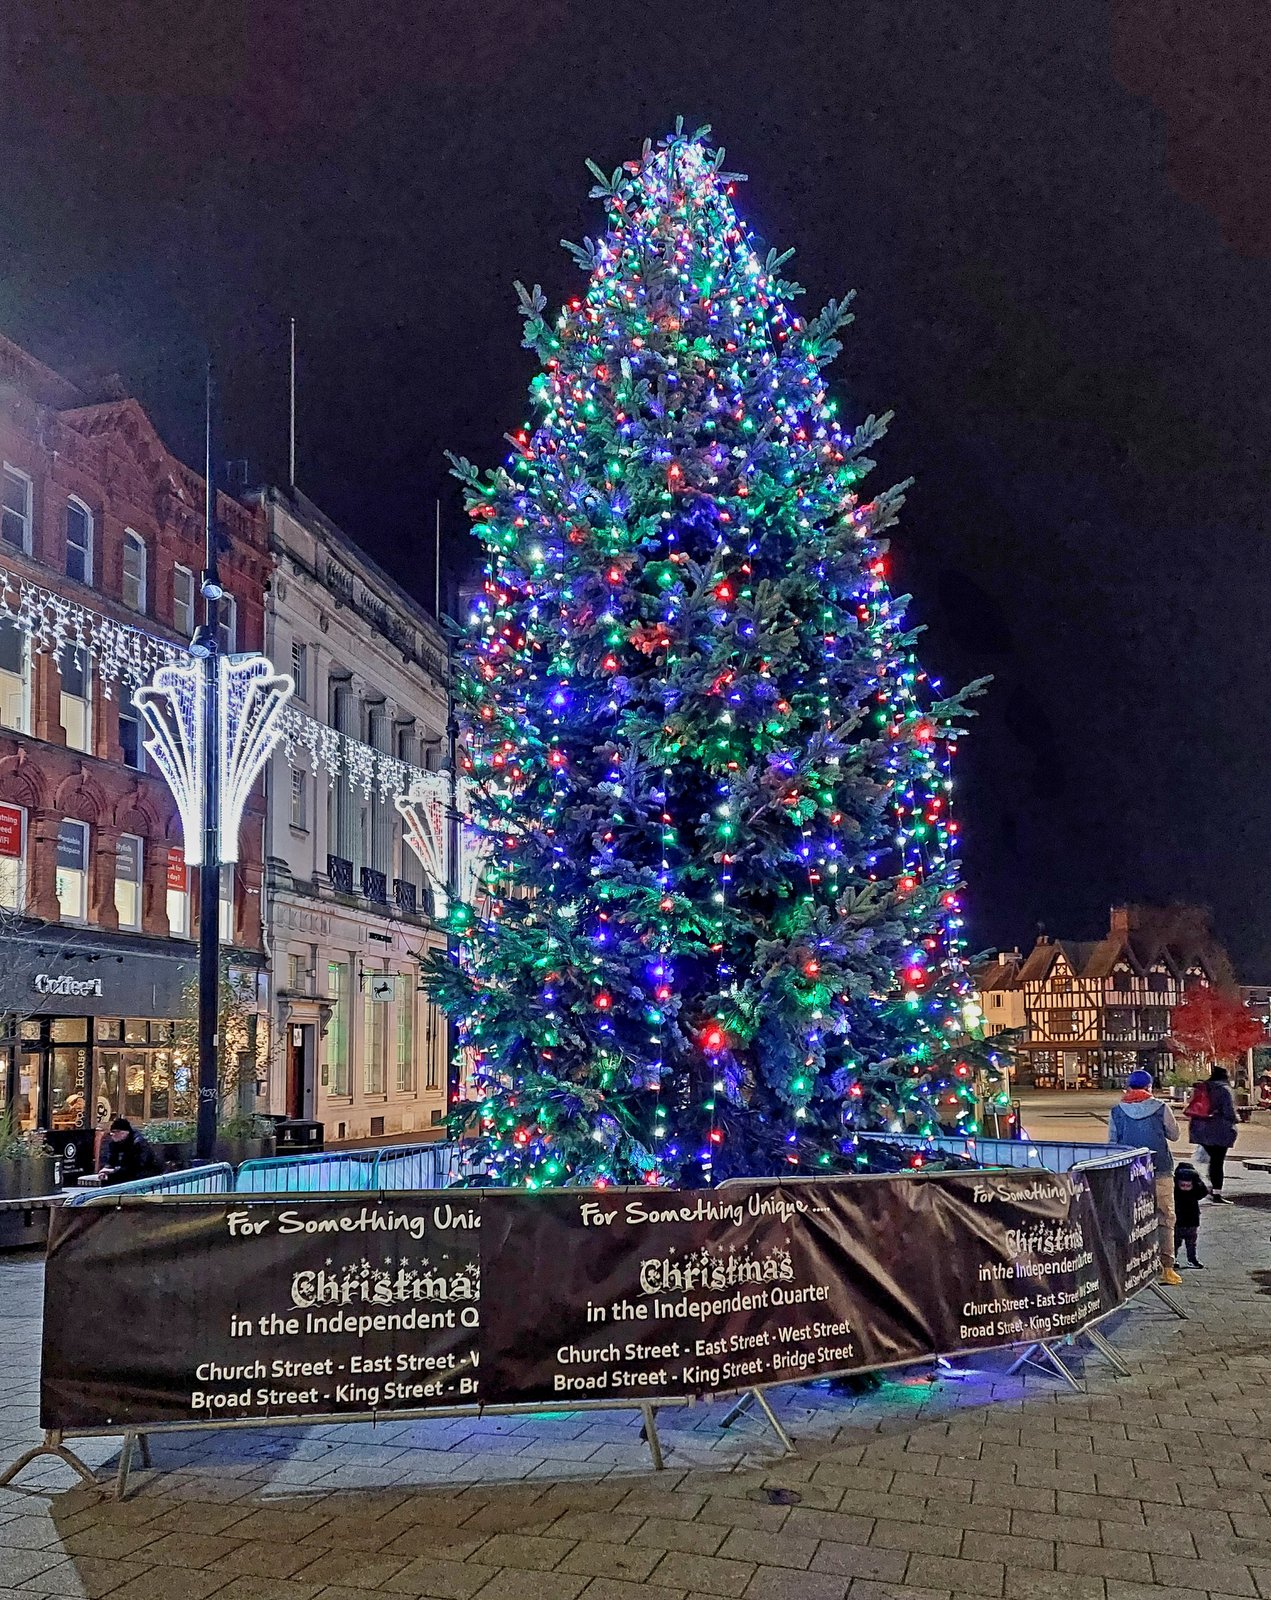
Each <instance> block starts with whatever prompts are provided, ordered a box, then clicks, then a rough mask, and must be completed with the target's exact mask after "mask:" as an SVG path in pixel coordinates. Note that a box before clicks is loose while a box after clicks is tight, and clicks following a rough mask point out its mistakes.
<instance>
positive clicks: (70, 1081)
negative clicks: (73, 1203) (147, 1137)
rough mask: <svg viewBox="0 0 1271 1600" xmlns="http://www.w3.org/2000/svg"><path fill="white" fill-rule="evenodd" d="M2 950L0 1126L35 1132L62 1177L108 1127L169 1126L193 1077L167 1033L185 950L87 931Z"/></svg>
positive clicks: (171, 1031) (185, 986)
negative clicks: (59, 1160) (64, 1165)
mask: <svg viewBox="0 0 1271 1600" xmlns="http://www.w3.org/2000/svg"><path fill="white" fill-rule="evenodd" d="M6 943H7V944H9V945H10V946H11V948H10V949H9V951H8V952H7V955H8V959H9V960H10V962H11V969H10V974H9V981H8V983H7V985H6V987H5V991H4V993H5V998H6V1000H7V1001H8V1002H9V1005H10V1007H11V1008H12V1009H11V1010H10V1011H9V1013H8V1015H7V1016H6V1017H5V1018H4V1019H3V1026H2V1033H3V1036H2V1037H0V1115H2V1114H3V1113H4V1112H5V1111H8V1112H10V1113H11V1115H12V1120H13V1122H14V1123H15V1124H16V1126H17V1127H19V1128H21V1129H22V1130H24V1131H28V1132H29V1131H34V1130H37V1129H38V1130H40V1131H41V1132H43V1133H44V1134H45V1136H46V1137H47V1138H48V1140H49V1143H50V1144H52V1145H53V1146H54V1148H55V1149H57V1150H58V1151H59V1152H65V1154H66V1157H67V1162H68V1165H69V1166H70V1168H71V1170H73V1169H74V1168H76V1167H78V1168H79V1169H80V1170H84V1169H86V1168H87V1167H88V1166H89V1165H91V1163H92V1161H93V1143H94V1137H95V1133H96V1131H97V1130H98V1129H100V1128H102V1127H104V1126H106V1125H107V1124H108V1123H109V1122H110V1120H111V1118H112V1117H117V1116H122V1117H127V1118H128V1119H129V1120H130V1121H132V1122H135V1123H137V1124H142V1123H145V1122H150V1121H153V1120H155V1119H157V1118H163V1117H168V1116H171V1115H174V1114H175V1112H176V1108H177V1105H178V1104H179V1103H180V1099H181V1098H182V1097H184V1096H185V1095H187V1094H188V1091H189V1087H190V1085H189V1077H190V1073H191V1071H192V1068H193V1063H192V1062H188V1061H186V1060H185V1056H186V1054H187V1052H186V1051H183V1050H178V1047H177V1031H176V1025H177V1022H178V1019H179V1018H180V1017H181V1016H182V1014H183V1011H184V1009H185V1005H186V998H185V997H186V995H187V994H188V992H189V990H190V987H191V985H192V983H193V981H194V979H195V976H196V972H197V959H196V952H195V947H194V945H192V944H190V943H189V942H187V941H186V940H176V939H166V940H158V939H146V938H144V937H137V936H135V935H134V936H126V935H118V934H108V933H99V932H97V931H95V930H93V931H88V930H85V931H84V932H83V933H82V934H78V935H69V936H68V937H67V938H66V939H64V940H62V941H60V942H59V943H58V944H57V945H53V944H52V943H51V942H50V940H49V930H48V928H47V927H44V928H41V929H38V930H36V931H35V932H34V933H33V935H32V937H31V938H30V939H26V938H25V937H23V938H17V939H14V940H12V941H6Z"/></svg>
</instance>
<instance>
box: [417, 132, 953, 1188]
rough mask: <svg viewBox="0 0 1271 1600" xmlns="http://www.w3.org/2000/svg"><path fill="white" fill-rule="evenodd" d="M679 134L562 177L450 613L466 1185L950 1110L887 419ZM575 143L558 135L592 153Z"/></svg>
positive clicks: (930, 694) (710, 165)
mask: <svg viewBox="0 0 1271 1600" xmlns="http://www.w3.org/2000/svg"><path fill="white" fill-rule="evenodd" d="M708 132H709V130H708V129H702V130H699V131H698V132H697V133H694V134H691V135H690V134H686V133H685V132H684V131H683V129H682V127H680V128H677V131H676V133H675V134H674V135H673V136H671V137H669V138H667V139H665V140H663V141H662V143H661V144H660V145H658V146H657V147H656V148H654V147H653V146H652V145H646V146H645V149H644V152H643V154H642V155H641V157H640V159H639V160H637V161H632V162H628V163H627V164H626V166H625V167H622V168H620V169H619V170H618V171H616V172H614V173H613V174H612V176H610V177H606V176H605V175H604V174H603V173H602V172H601V171H600V169H599V168H598V167H595V166H594V165H592V166H591V170H592V172H593V173H594V174H595V177H596V180H597V182H596V186H595V188H594V189H593V190H592V195H593V197H595V198H598V199H600V200H602V201H603V202H604V205H605V208H606V212H607V225H606V230H605V232H604V234H603V236H602V237H600V238H598V239H595V240H593V239H586V240H584V242H583V244H582V245H581V246H578V245H567V246H566V248H567V249H569V250H570V251H571V252H572V254H573V255H574V256H575V257H576V258H577V260H578V262H579V264H580V266H581V267H582V268H583V269H584V270H585V272H586V273H587V274H588V282H587V286H586V289H585V290H584V291H583V292H581V293H580V294H578V295H577V296H575V297H574V298H572V299H571V300H570V301H569V302H568V304H567V306H566V307H565V308H564V309H563V310H562V312H561V313H560V315H559V316H558V317H557V319H556V320H555V322H554V323H553V322H549V321H548V320H546V318H545V316H544V312H545V310H546V301H545V299H544V297H543V295H542V293H541V292H540V290H539V289H538V288H537V286H536V287H535V289H534V290H533V291H532V292H530V291H527V290H525V289H524V288H523V287H522V286H521V285H518V286H517V289H518V293H519V295H520V298H521V309H522V313H523V316H524V318H525V324H526V326H525V344H526V346H527V347H528V348H530V349H532V350H534V351H535V352H536V353H537V355H538V357H539V360H540V362H541V371H540V372H539V374H538V375H537V376H536V377H535V379H534V381H533V383H532V385H531V398H532V401H533V405H534V408H535V411H536V414H537V422H536V423H535V424H534V425H532V426H531V425H526V426H525V427H523V428H522V429H521V430H520V431H519V432H517V433H516V434H514V435H509V436H508V438H509V441H510V443H511V445H512V453H511V455H510V456H509V457H508V460H507V464H506V466H505V467H504V468H502V469H499V470H496V471H494V472H491V473H488V474H484V475H483V474H481V473H479V472H478V471H477V469H476V468H474V467H473V466H472V465H470V464H469V463H468V462H466V461H458V462H456V464H455V465H456V471H457V473H458V475H459V476H460V478H461V479H462V480H463V481H464V483H465V485H466V500H467V507H468V511H469V514H470V515H471V517H472V519H473V521H474V523H475V526H476V529H477V531H478V533H479V535H480V538H481V540H482V543H483V545H484V547H485V549H486V552H487V555H488V564H487V566H486V569H485V583H484V589H483V593H482V595H481V597H480V599H479V601H478V604H477V606H476V608H475V610H474V613H473V616H472V617H471V618H470V619H469V622H468V624H467V627H466V631H465V633H464V635H463V637H462V639H461V641H460V647H459V650H458V662H457V686H456V694H457V697H458V702H459V706H460V712H461V721H462V726H463V730H464V749H465V755H464V758H463V768H464V774H465V791H466V794H467V796H468V805H469V808H470V810H471V814H472V817H473V825H474V827H475V828H476V830H477V831H478V833H479V834H480V835H481V836H482V839H483V844H484V848H485V850H486V852H487V855H486V862H485V867H484V874H483V893H482V896H481V897H480V898H479V899H478V901H477V902H476V904H475V906H474V907H471V908H470V907H464V906H458V907H456V908H454V910H453V911H452V914H451V931H452V932H454V933H455V934H456V935H458V938H457V940H456V944H457V952H456V953H455V954H454V955H453V957H452V958H451V959H450V960H448V961H446V960H442V961H439V962H438V963H437V964H436V967H435V969H434V971H433V975H432V983H433V989H434V993H435V994H436V995H437V997H438V999H439V1000H440V1002H441V1004H442V1005H443V1006H444V1007H445V1009H446V1010H447V1011H448V1012H449V1013H450V1014H451V1015H452V1017H454V1018H455V1019H456V1020H457V1022H458V1033H459V1039H460V1043H461V1046H462V1048H463V1049H464V1050H465V1052H466V1053H467V1057H468V1061H469V1063H470V1070H471V1075H472V1080H473V1082H474V1083H475V1085H476V1089H477V1093H478V1095H479V1099H478V1100H477V1101H475V1102H473V1103H471V1104H470V1105H469V1106H467V1107H465V1108H464V1118H465V1119H466V1121H467V1124H468V1127H467V1131H468V1132H469V1133H470V1134H474V1135H475V1136H476V1137H477V1138H478V1140H479V1155H480V1157H481V1158H482V1160H483V1162H484V1165H485V1168H486V1173H487V1177H486V1181H489V1182H494V1183H506V1184H524V1185H527V1186H531V1187H537V1186H540V1185H554V1184H603V1183H608V1182H628V1183H629V1182H640V1181H643V1182H648V1183H659V1184H679V1185H685V1186H692V1185H700V1184H703V1183H711V1182H717V1181H720V1180H721V1179H722V1178H724V1177H728V1176H734V1175H739V1174H755V1173H778V1172H780V1173H790V1172H797V1171H816V1172H824V1171H826V1170H838V1169H842V1168H845V1167H847V1168H852V1167H855V1166H857V1165H864V1164H866V1163H867V1161H868V1159H869V1158H868V1156H867V1154H866V1152H865V1151H864V1150H863V1148H862V1147H861V1146H860V1145H859V1144H858V1141H857V1137H856V1135H857V1133H858V1132H860V1131H864V1130H870V1129H882V1130H888V1129H890V1130H893V1131H896V1130H904V1131H918V1132H933V1131H939V1129H940V1128H941V1127H944V1128H946V1129H952V1130H957V1129H965V1128H967V1127H968V1126H971V1125H972V1124H971V1111H972V1105H973V1098H974V1089H973V1078H974V1055H975V1047H974V1044H973V1042H972V1041H969V1040H968V1039H967V1037H966V1032H965V1027H964V1021H965V1019H964V1012H966V1011H967V1009H968V1006H969V1003H970V998H971V997H970V985H969V982H968V980H967V978H966V975H965V970H964V965H963V962H962V959H961V942H960V935H959V929H960V927H961V916H960V909H959V885H958V876H957V869H956V864H955V860H954V853H953V845H954V836H955V833H956V824H955V823H954V822H953V821H952V820H951V818H950V790H951V779H950V776H949V762H950V755H951V750H952V743H953V740H954V738H955V735H956V727H955V722H956V719H957V717H958V714H959V712H960V709H961V698H960V697H954V698H952V699H943V698H941V697H940V695H939V694H938V692H937V691H936V687H935V686H934V685H933V684H931V683H930V682H928V680H927V679H926V677H925V676H924V674H923V672H922V671H921V669H920V668H919V666H918V665H917V663H916V661H915V658H914V653H913V645H914V634H913V632H912V631H910V630H908V629H907V628H906V625H905V621H904V601H903V600H898V599H896V598H894V597H893V596H892V595H891V594H890V592H889V589H888V585H887V576H886V573H887V556H886V544H885V541H884V538H883V535H884V532H885V530H886V529H887V528H888V527H889V525H890V524H891V523H892V522H893V521H894V520H895V517H896V513H897V511H898V509H899V507H900V504H901V501H902V498H903V495H902V492H901V490H900V489H891V490H888V491H886V492H885V493H881V494H878V495H876V496H875V497H874V498H872V499H870V498H866V497H864V496H863V495H862V492H861V488H860V485H861V480H862V479H863V478H864V477H865V475H866V474H867V472H868V471H869V469H870V467H871V465H872V463H871V462H870V460H869V459H868V452H869V450H870V448H871V447H872V446H873V444H874V443H875V442H876V441H877V440H878V439H879V438H880V436H881V435H882V433H883V431H884V428H885V425H886V421H887V419H886V418H885V417H884V418H876V417H873V416H869V417H866V418H865V419H864V420H863V421H861V422H859V423H858V424H857V425H856V426H855V427H854V428H847V427H844V426H843V425H842V424H841V423H840V422H839V421H838V419H837V415H836V403H835V401H834V400H833V399H832V398H831V397H830V395H829V393H828V391H827V387H826V379H825V376H824V369H825V368H826V366H827V365H828V364H829V363H830V361H831V360H832V359H833V358H834V356H835V355H836V354H837V353H838V351H839V349H840V345H839V342H838V338H837V335H838V333H839V331H840V330H841V329H842V328H843V327H844V326H845V325H846V324H847V323H848V321H849V320H850V317H849V313H848V309H847V304H846V302H831V303H830V304H829V305H828V306H826V308H825V309H824V310H823V311H822V312H821V313H820V314H819V315H818V316H815V317H812V318H810V319H807V320H805V319H803V318H801V317H799V316H797V315H796V314H795V313H794V311H793V310H792V309H791V307H790V302H791V301H792V300H793V299H794V298H795V297H796V296H797V295H798V294H799V293H801V290H800V289H799V286H798V285H797V284H794V283H791V282H787V281H785V279H784V278H783V276H782V269H783V266H784V264H785V262H786V261H787V259H788V254H787V255H778V254H777V253H776V252H775V251H769V252H767V253H766V254H761V253H760V251H759V249H758V247H757V246H756V243H755V241H754V240H753V238H752V237H751V235H750V234H749V232H748V231H747V230H746V229H745V228H744V227H743V225H742V224H741V223H740V222H739V220H738V217H737V214H736V211H735V210H734V205H733V195H734V192H735V189H736V186H737V184H738V183H739V182H740V181H741V177H740V175H739V174H735V173H729V172H726V171H724V170H723V167H722V161H723V151H722V150H717V149H713V148H712V147H711V146H710V145H709V144H708V143H707V142H706V135H707V133H708ZM589 165H590V164H589Z"/></svg>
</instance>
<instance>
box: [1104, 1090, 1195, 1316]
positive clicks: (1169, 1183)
mask: <svg viewBox="0 0 1271 1600" xmlns="http://www.w3.org/2000/svg"><path fill="white" fill-rule="evenodd" d="M1177 1138H1178V1123H1177V1122H1175V1121H1174V1113H1173V1112H1172V1111H1171V1110H1170V1108H1169V1107H1168V1106H1167V1105H1166V1104H1165V1102H1164V1100H1158V1099H1157V1098H1156V1096H1155V1095H1154V1094H1153V1093H1152V1074H1151V1073H1150V1072H1144V1071H1142V1070H1139V1071H1137V1072H1132V1073H1131V1074H1130V1076H1129V1077H1128V1078H1127V1079H1126V1080H1125V1093H1124V1094H1123V1095H1122V1096H1121V1099H1120V1102H1119V1103H1118V1104H1117V1105H1115V1106H1113V1108H1112V1114H1111V1115H1110V1116H1109V1118H1108V1139H1109V1141H1110V1142H1111V1143H1112V1144H1128V1145H1137V1146H1138V1147H1140V1148H1141V1149H1145V1150H1150V1151H1151V1153H1152V1171H1153V1173H1154V1174H1155V1175H1156V1221H1157V1226H1158V1228H1159V1230H1160V1236H1161V1282H1162V1283H1169V1284H1179V1283H1182V1281H1183V1280H1182V1278H1180V1277H1179V1275H1178V1273H1177V1272H1176V1271H1175V1270H1174V1153H1173V1151H1172V1150H1171V1149H1170V1147H1169V1146H1170V1140H1171V1139H1177Z"/></svg>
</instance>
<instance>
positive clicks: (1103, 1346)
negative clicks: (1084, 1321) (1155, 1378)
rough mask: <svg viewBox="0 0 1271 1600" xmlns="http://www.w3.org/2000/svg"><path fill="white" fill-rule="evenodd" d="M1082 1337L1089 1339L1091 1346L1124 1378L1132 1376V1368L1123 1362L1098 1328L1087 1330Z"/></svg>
mask: <svg viewBox="0 0 1271 1600" xmlns="http://www.w3.org/2000/svg"><path fill="white" fill-rule="evenodd" d="M1081 1337H1082V1338H1085V1339H1089V1341H1090V1343H1091V1345H1092V1346H1093V1347H1094V1348H1095V1349H1096V1350H1097V1351H1098V1352H1099V1354H1100V1355H1101V1356H1102V1357H1103V1358H1104V1360H1105V1361H1108V1362H1110V1363H1111V1365H1112V1366H1113V1368H1115V1370H1116V1371H1117V1372H1119V1373H1120V1374H1121V1376H1122V1377H1123V1378H1128V1377H1130V1376H1132V1374H1131V1372H1130V1368H1129V1367H1128V1366H1127V1365H1126V1363H1125V1362H1124V1361H1122V1359H1121V1357H1120V1356H1119V1355H1118V1354H1117V1352H1116V1351H1115V1350H1114V1349H1113V1348H1112V1346H1111V1345H1110V1344H1109V1343H1108V1341H1107V1340H1106V1339H1105V1338H1104V1336H1103V1335H1102V1334H1101V1333H1100V1332H1099V1330H1098V1328H1087V1329H1086V1330H1085V1331H1084V1333H1083V1334H1082V1335H1081Z"/></svg>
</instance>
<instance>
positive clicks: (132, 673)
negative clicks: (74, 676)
mask: <svg viewBox="0 0 1271 1600" xmlns="http://www.w3.org/2000/svg"><path fill="white" fill-rule="evenodd" d="M0 614H2V615H3V616H4V617H6V618H7V619H8V620H9V621H10V622H12V623H13V624H14V625H15V626H17V627H18V628H20V629H21V630H22V632H23V633H24V634H25V635H26V638H27V641H28V644H29V647H30V649H31V650H32V651H34V652H35V653H36V654H38V655H49V656H54V657H57V656H60V655H61V653H62V652H63V650H64V649H66V648H67V647H68V646H69V647H70V648H71V649H73V650H75V651H76V652H78V654H79V657H80V660H81V663H82V664H84V665H88V664H91V666H92V670H93V671H94V673H95V674H96V675H97V677H98V679H99V681H100V682H101V685H102V691H103V693H104V694H105V696H106V697H107V698H108V699H110V698H113V695H114V691H115V688H116V686H117V685H125V686H126V687H127V688H129V689H130V690H131V689H136V688H140V687H142V686H144V685H147V684H150V683H152V682H153V681H154V678H155V674H156V673H157V672H158V671H159V669H160V668H161V667H164V666H168V665H173V664H181V663H183V662H188V661H189V660H190V655H189V652H188V650H186V649H184V648H183V647H182V646H181V645H179V644H177V643H175V642H174V641H172V640H170V639H164V638H161V637H160V636H159V635H157V634H153V633H148V632H147V631H146V630H145V629H143V628H136V627H133V626H132V625H131V624H128V623H123V622H119V621H118V620H117V619H116V618H114V617H109V616H106V615H105V614H104V613H102V612H100V611H95V610H93V609H92V608H91V607H89V606H84V605H81V604H80V603H79V602H78V601H75V600H68V599H67V598H66V597H65V596H64V595H59V594H57V593H55V592H54V591H53V590H52V589H47V588H45V587H44V586H43V585H42V584H38V583H33V582H32V581H31V580H29V579H27V578H24V577H21V576H19V575H17V574H14V573H11V572H9V571H8V570H7V569H5V568H3V567H0ZM279 728H280V738H279V741H278V747H279V748H280V749H281V751H282V754H283V757H284V759H285V760H286V761H287V763H288V765H289V766H292V767H294V766H297V765H299V764H301V763H303V765H304V766H305V767H306V768H307V770H308V771H310V772H312V773H313V774H314V775H315V777H322V778H325V779H326V780H327V781H328V782H330V783H337V782H346V783H348V784H349V785H350V787H351V788H354V789H356V790H357V791H358V792H359V793H360V794H361V795H362V796H363V797H364V798H366V799H370V798H371V797H372V796H377V797H378V798H379V799H380V800H381V801H383V802H384V803H385V804H388V803H390V802H393V801H395V800H397V799H398V798H401V797H404V796H405V795H407V794H408V793H409V791H410V788H411V786H412V784H414V783H416V782H417V781H418V780H420V779H422V778H426V777H427V776H428V774H427V773H426V772H425V770H424V769H423V768H422V767H416V766H413V765H412V764H411V763H410V762H406V761H401V760H399V759H398V758H397V757H395V756H392V755H389V754H388V753H387V752H386V751H383V750H377V749H375V748H374V747H373V746H371V745H368V744H365V743H363V742H362V741H361V740H359V739H354V738H353V737H351V735H349V734H346V733H341V732H339V731H338V730H337V729H335V728H331V727H328V726H327V725H326V723H323V722H318V721H317V720H316V719H315V718H314V717H312V716H310V715H309V713H308V712H307V711H305V710H304V709H303V708H302V707H300V706H297V705H295V704H294V703H292V702H289V703H287V704H286V705H284V706H283V708H282V713H281V718H280V722H279Z"/></svg>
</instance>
